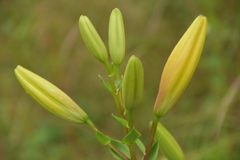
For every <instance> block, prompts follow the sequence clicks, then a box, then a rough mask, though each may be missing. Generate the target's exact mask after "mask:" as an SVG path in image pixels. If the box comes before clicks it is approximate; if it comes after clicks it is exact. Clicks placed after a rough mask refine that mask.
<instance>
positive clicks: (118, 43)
mask: <svg viewBox="0 0 240 160" xmlns="http://www.w3.org/2000/svg"><path fill="white" fill-rule="evenodd" d="M108 36H109V51H110V56H111V58H112V62H113V64H117V65H120V64H121V63H122V61H123V58H124V55H125V32H124V24H123V18H122V14H121V12H120V10H119V9H117V8H115V9H114V10H113V11H112V13H111V16H110V20H109V31H108Z"/></svg>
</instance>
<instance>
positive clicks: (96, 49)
mask: <svg viewBox="0 0 240 160" xmlns="http://www.w3.org/2000/svg"><path fill="white" fill-rule="evenodd" d="M79 29H80V33H81V35H82V38H83V40H84V42H85V44H86V46H87V47H88V49H89V50H90V52H91V53H92V54H93V55H94V56H95V58H97V60H99V61H100V62H102V63H105V62H107V60H108V53H107V49H106V47H105V45H104V43H103V41H102V39H101V38H100V36H99V35H98V33H97V31H96V29H95V28H94V26H93V24H92V23H91V21H90V20H89V19H88V17H87V16H81V17H80V19H79Z"/></svg>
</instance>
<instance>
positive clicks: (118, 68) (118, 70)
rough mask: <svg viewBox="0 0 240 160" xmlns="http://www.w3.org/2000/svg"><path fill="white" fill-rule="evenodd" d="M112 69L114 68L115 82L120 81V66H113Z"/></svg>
mask: <svg viewBox="0 0 240 160" xmlns="http://www.w3.org/2000/svg"><path fill="white" fill-rule="evenodd" d="M114 67H115V73H116V78H117V80H120V79H121V76H120V65H114Z"/></svg>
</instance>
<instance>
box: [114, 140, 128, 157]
mask: <svg viewBox="0 0 240 160" xmlns="http://www.w3.org/2000/svg"><path fill="white" fill-rule="evenodd" d="M111 143H112V144H113V145H114V146H115V147H116V148H117V149H118V150H120V151H121V152H122V153H123V154H124V155H126V156H127V157H128V158H130V153H129V150H128V147H127V145H125V144H122V142H121V141H118V140H115V139H111ZM110 150H111V153H112V155H113V157H114V158H115V159H117V160H122V159H123V158H122V157H120V156H119V155H118V154H117V153H116V152H115V151H113V150H112V149H111V148H110Z"/></svg>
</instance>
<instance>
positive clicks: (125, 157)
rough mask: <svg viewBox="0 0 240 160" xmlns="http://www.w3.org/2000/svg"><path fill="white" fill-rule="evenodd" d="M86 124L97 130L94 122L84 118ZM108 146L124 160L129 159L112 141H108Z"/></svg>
mask: <svg viewBox="0 0 240 160" xmlns="http://www.w3.org/2000/svg"><path fill="white" fill-rule="evenodd" d="M86 124H87V125H88V126H89V127H90V128H91V129H92V130H93V131H94V132H96V131H99V130H98V129H97V127H96V126H95V124H94V123H93V122H92V121H91V120H90V119H88V120H86ZM108 146H109V147H110V148H111V149H112V150H114V151H115V152H116V153H117V154H118V155H119V156H121V157H122V158H123V159H124V160H130V159H129V158H128V157H127V156H126V155H125V154H123V153H122V152H121V151H120V150H119V149H117V148H116V147H115V146H114V145H113V144H112V143H109V144H108Z"/></svg>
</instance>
